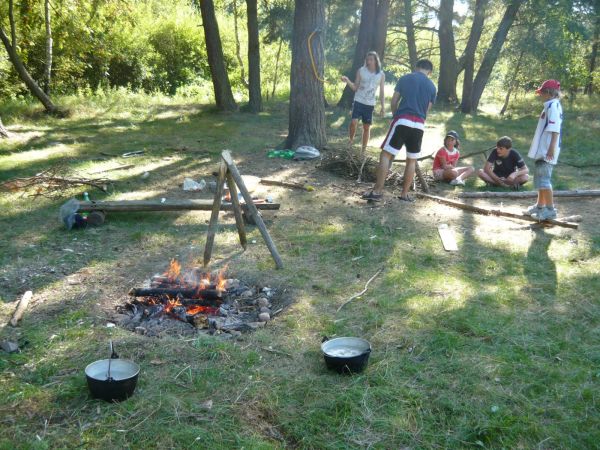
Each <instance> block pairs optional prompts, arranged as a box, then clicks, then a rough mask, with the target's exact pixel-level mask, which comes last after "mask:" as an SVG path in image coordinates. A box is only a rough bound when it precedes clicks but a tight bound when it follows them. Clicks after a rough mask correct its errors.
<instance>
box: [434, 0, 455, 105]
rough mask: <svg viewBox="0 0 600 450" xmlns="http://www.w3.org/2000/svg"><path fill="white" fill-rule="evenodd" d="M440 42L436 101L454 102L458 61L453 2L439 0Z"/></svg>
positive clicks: (452, 0)
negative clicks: (453, 23)
mask: <svg viewBox="0 0 600 450" xmlns="http://www.w3.org/2000/svg"><path fill="white" fill-rule="evenodd" d="M438 19H439V23H440V25H439V32H438V39H439V41H440V76H439V78H438V95H437V101H438V102H440V103H446V104H448V103H455V102H456V81H457V79H458V60H457V59H456V47H455V45H454V29H453V28H452V21H453V20H454V0H441V2H440V9H439V12H438Z"/></svg>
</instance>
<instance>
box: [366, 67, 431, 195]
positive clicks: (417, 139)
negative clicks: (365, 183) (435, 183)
mask: <svg viewBox="0 0 600 450" xmlns="http://www.w3.org/2000/svg"><path fill="white" fill-rule="evenodd" d="M432 72H433V64H431V61H429V60H427V59H422V60H420V61H418V62H417V67H416V70H415V71H414V72H412V73H409V74H408V75H404V76H403V77H401V78H400V79H399V80H398V83H397V84H396V88H395V89H394V96H393V97H392V111H394V120H392V123H391V124H390V129H389V131H388V133H387V136H386V137H385V139H384V141H383V144H382V145H381V154H380V156H379V167H378V168H377V181H376V182H375V186H373V189H372V190H371V191H370V192H366V193H365V194H364V195H363V196H362V198H363V199H365V200H371V201H380V200H381V198H382V197H383V184H384V183H385V178H386V177H387V174H388V171H389V169H390V165H391V163H392V161H393V160H394V158H395V157H396V155H397V154H398V153H399V152H400V149H402V146H404V145H406V167H405V168H404V183H403V185H402V193H401V194H400V197H399V198H400V200H404V201H406V202H413V201H414V200H413V199H412V198H410V197H409V196H408V190H409V189H410V186H411V184H412V182H413V178H414V176H415V167H416V162H417V158H418V157H419V154H420V152H421V141H422V140H423V130H424V128H425V118H426V117H427V112H428V111H429V109H430V108H431V105H433V102H435V96H436V87H435V85H434V84H433V82H432V81H431V80H430V79H429V77H430V76H431V73H432ZM398 104H399V105H398Z"/></svg>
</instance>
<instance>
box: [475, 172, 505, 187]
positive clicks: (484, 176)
mask: <svg viewBox="0 0 600 450" xmlns="http://www.w3.org/2000/svg"><path fill="white" fill-rule="evenodd" d="M477 176H478V177H479V178H481V179H482V180H483V181H485V182H486V183H488V184H492V185H494V186H502V185H501V184H498V183H496V182H495V181H494V180H493V179H492V178H491V177H490V176H489V175H488V174H487V173H485V171H483V170H482V169H479V170H478V171H477Z"/></svg>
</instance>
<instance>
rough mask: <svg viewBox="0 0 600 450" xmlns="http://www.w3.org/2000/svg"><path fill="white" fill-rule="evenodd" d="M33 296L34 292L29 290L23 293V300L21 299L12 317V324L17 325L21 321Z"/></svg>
mask: <svg viewBox="0 0 600 450" xmlns="http://www.w3.org/2000/svg"><path fill="white" fill-rule="evenodd" d="M31 297H33V292H32V291H27V292H25V293H24V294H23V297H21V300H19V304H18V305H17V309H16V310H15V313H14V314H13V316H12V319H10V324H11V325H12V326H13V327H16V326H17V324H18V323H19V320H21V317H23V314H24V313H25V310H26V309H27V305H29V301H30V300H31Z"/></svg>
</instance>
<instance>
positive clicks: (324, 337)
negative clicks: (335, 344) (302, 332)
mask: <svg viewBox="0 0 600 450" xmlns="http://www.w3.org/2000/svg"><path fill="white" fill-rule="evenodd" d="M328 340H329V337H327V336H323V338H322V339H321V343H323V342H327V341H328Z"/></svg>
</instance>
